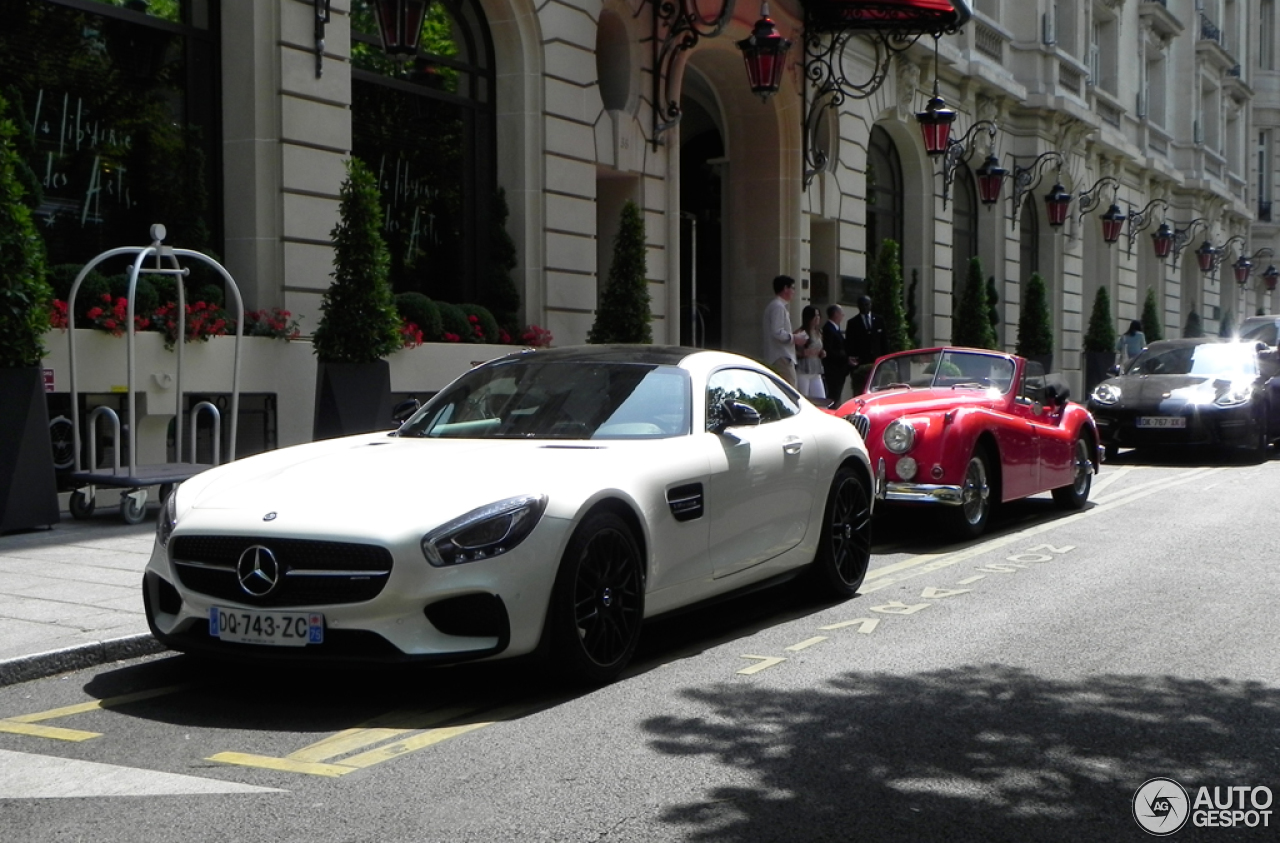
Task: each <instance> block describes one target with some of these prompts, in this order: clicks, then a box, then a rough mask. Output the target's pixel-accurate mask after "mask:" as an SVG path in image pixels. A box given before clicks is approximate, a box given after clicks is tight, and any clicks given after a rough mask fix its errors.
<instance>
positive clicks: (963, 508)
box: [952, 448, 995, 539]
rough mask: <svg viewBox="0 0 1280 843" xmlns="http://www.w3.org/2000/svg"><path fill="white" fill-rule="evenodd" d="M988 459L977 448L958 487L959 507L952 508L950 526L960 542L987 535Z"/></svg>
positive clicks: (990, 503)
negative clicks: (951, 525)
mask: <svg viewBox="0 0 1280 843" xmlns="http://www.w3.org/2000/svg"><path fill="white" fill-rule="evenodd" d="M992 492H993V490H992V488H991V458H990V457H989V456H988V451H987V450H986V449H984V448H978V449H977V450H975V451H974V452H973V455H972V456H970V457H969V462H968V464H967V465H966V466H965V469H964V478H963V480H962V481H961V484H960V505H959V506H956V507H952V513H953V515H952V519H953V520H952V524H953V526H954V527H955V530H956V532H957V533H958V534H959V535H960V536H961V538H967V539H974V538H977V537H978V536H980V535H982V534H983V533H984V532H986V529H987V523H988V522H989V521H990V520H991V510H992V508H993V507H994V505H995V501H993V500H992Z"/></svg>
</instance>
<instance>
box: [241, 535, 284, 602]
mask: <svg viewBox="0 0 1280 843" xmlns="http://www.w3.org/2000/svg"><path fill="white" fill-rule="evenodd" d="M282 573H283V572H282V571H281V570H280V562H279V561H278V560H277V559H276V555H275V554H274V553H272V552H271V549H270V548H266V547H263V546H262V545H260V544H255V545H253V546H252V547H248V548H246V549H245V551H244V553H241V554H240V559H239V561H237V562H236V578H237V579H238V580H240V588H241V589H242V590H243V591H244V593H245V594H248V595H249V596H250V597H266V596H267V595H268V594H270V593H271V592H272V591H274V590H275V587H276V586H277V585H279V584H280V575H281V574H282Z"/></svg>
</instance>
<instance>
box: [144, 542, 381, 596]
mask: <svg viewBox="0 0 1280 843" xmlns="http://www.w3.org/2000/svg"><path fill="white" fill-rule="evenodd" d="M254 545H261V546H262V547H265V548H267V549H268V550H270V551H271V553H272V554H273V555H274V556H275V558H276V561H277V562H278V563H279V565H280V580H279V584H278V585H277V586H276V587H275V588H274V589H273V590H272V591H271V592H270V593H269V594H267V595H265V596H263V597H255V596H252V595H250V594H249V593H248V592H246V591H245V590H244V589H242V588H241V587H240V579H239V577H238V576H237V574H236V564H237V562H239V560H240V555H241V554H242V553H244V551H245V550H247V549H248V548H250V547H253V546H254ZM170 554H171V558H172V560H173V567H174V570H175V572H176V573H177V575H178V579H179V580H180V581H181V583H182V585H183V587H185V588H187V589H190V590H191V591H194V592H197V593H199V594H204V595H207V596H209V597H212V598H215V599H219V600H232V601H235V602H238V603H247V604H250V605H255V606H272V607H284V606H315V605H334V604H341V603H361V602H364V601H366V600H372V599H373V598H374V597H377V596H378V594H379V593H381V591H382V589H383V587H384V586H385V585H386V584H387V579H388V578H389V577H390V576H391V564H392V562H391V552H390V551H389V550H387V549H386V548H385V547H379V546H378V545H371V544H357V543H354V542H335V541H313V540H310V539H283V538H262V537H260V536H175V537H174V539H173V542H172V545H171V547H170Z"/></svg>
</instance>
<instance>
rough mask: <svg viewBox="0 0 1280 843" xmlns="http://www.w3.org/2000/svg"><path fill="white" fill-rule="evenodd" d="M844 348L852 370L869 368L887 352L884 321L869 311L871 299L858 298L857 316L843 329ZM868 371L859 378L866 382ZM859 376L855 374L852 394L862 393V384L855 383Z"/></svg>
mask: <svg viewBox="0 0 1280 843" xmlns="http://www.w3.org/2000/svg"><path fill="white" fill-rule="evenodd" d="M844 346H845V350H846V351H847V352H848V355H849V365H850V367H853V368H858V367H864V366H870V365H871V364H872V363H874V362H876V358H877V357H880V356H881V355H883V354H887V353H888V351H889V336H888V333H887V332H886V331H885V328H884V320H883V319H881V318H880V315H879V314H878V313H873V312H872V311H871V297H870V296H859V297H858V315H857V316H855V317H853V318H852V319H850V320H849V324H848V325H847V326H845V329H844ZM869 371H870V369H866V370H865V371H863V372H862V374H861V378H862V380H863V381H865V380H866V375H867V373H868V372H869ZM858 377H859V375H858V374H857V373H856V372H855V373H854V378H855V382H854V384H853V391H854V394H855V395H857V394H859V393H861V392H862V390H863V386H864V383H860V382H857V378H858Z"/></svg>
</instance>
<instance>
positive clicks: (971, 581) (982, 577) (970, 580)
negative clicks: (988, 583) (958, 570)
mask: <svg viewBox="0 0 1280 843" xmlns="http://www.w3.org/2000/svg"><path fill="white" fill-rule="evenodd" d="M986 578H987V575H986V574H978V575H976V576H972V577H965V578H964V579H962V580H960V584H961V585H973V584H974V583H976V582H977V581H978V580H985V579H986Z"/></svg>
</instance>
